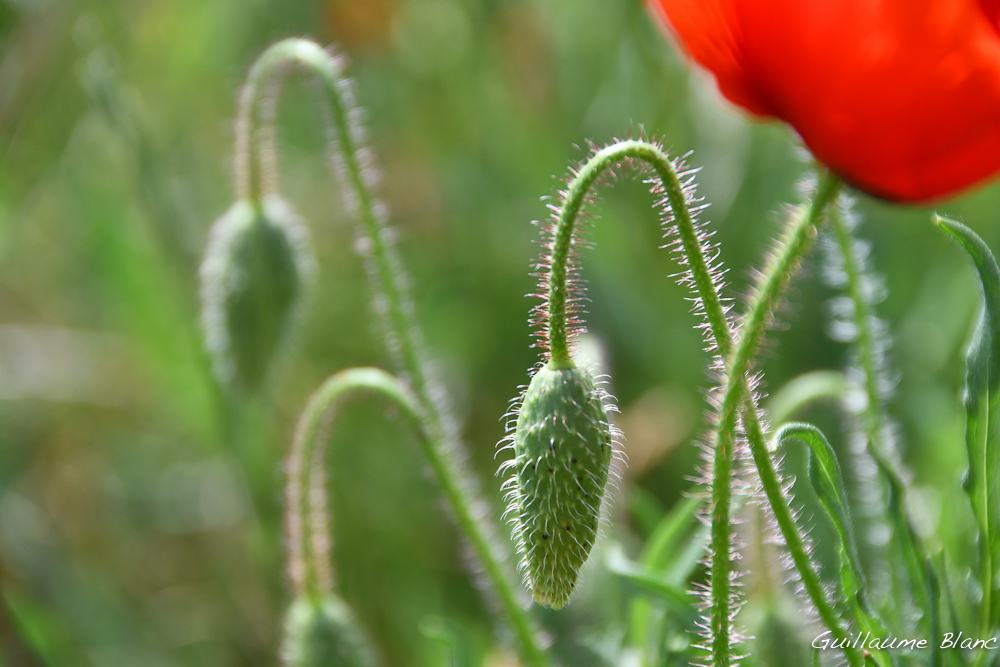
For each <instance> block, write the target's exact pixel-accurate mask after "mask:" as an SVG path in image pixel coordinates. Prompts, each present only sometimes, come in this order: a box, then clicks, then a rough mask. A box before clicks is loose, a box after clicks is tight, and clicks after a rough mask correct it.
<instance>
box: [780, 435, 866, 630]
mask: <svg viewBox="0 0 1000 667" xmlns="http://www.w3.org/2000/svg"><path fill="white" fill-rule="evenodd" d="M790 439H796V440H800V441H802V442H804V443H805V444H806V445H808V447H809V449H808V476H809V483H810V484H811V485H812V488H813V491H814V492H815V493H816V497H817V498H818V499H819V502H820V504H821V505H822V506H823V509H824V510H826V514H827V516H828V517H829V519H830V522H831V523H832V524H833V528H834V531H835V533H836V535H837V538H838V540H839V542H840V545H839V548H838V550H837V554H838V558H839V561H840V573H839V574H840V589H841V591H842V592H843V594H844V597H845V598H846V599H847V601H848V605H849V606H850V608H851V610H852V611H853V612H854V614H855V616H857V620H858V623H859V624H860V627H862V628H863V629H864V630H865V631H872V632H873V634H876V633H884V631H885V627H884V624H883V622H882V620H881V619H880V618H879V617H878V616H877V615H876V614H875V612H874V611H873V610H872V607H871V604H870V603H869V601H868V584H867V581H866V579H865V574H864V570H862V568H861V560H860V558H859V557H858V547H857V539H856V537H855V535H854V521H853V519H852V517H851V510H850V506H849V505H848V504H847V493H846V491H845V489H844V477H843V474H842V473H841V471H840V463H839V462H838V461H837V455H836V453H835V452H834V451H833V447H831V446H830V443H829V442H828V441H827V439H826V437H825V436H824V435H823V433H822V432H821V431H820V430H819V429H818V428H816V427H815V426H813V425H812V424H806V423H801V422H792V423H789V424H785V425H783V426H782V427H781V428H780V429H778V432H777V433H776V434H775V436H774V445H773V446H774V448H775V449H777V448H779V447H782V446H783V445H784V444H785V442H786V441H787V440H790Z"/></svg>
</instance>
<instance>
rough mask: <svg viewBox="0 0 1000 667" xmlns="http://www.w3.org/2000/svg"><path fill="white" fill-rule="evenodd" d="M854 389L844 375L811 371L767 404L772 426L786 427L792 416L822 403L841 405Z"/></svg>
mask: <svg viewBox="0 0 1000 667" xmlns="http://www.w3.org/2000/svg"><path fill="white" fill-rule="evenodd" d="M850 389H851V383H850V380H848V378H847V375H845V374H844V373H842V372H841V371H810V372H808V373H803V374H802V375H800V376H798V377H797V378H794V379H793V380H791V381H789V382H787V383H786V384H785V385H783V386H782V387H781V388H780V389H778V390H777V391H776V392H774V394H772V395H771V397H770V400H769V401H768V402H767V414H768V417H769V418H770V421H771V423H772V424H777V425H780V424H784V423H785V422H786V421H788V420H789V419H791V418H792V415H794V414H796V413H798V412H799V411H800V410H803V409H805V408H806V407H808V406H810V405H812V404H813V403H818V402H820V401H833V402H836V403H840V402H841V401H843V400H844V398H845V397H846V396H847V393H848V391H850Z"/></svg>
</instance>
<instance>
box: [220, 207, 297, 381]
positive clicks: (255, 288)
mask: <svg viewBox="0 0 1000 667" xmlns="http://www.w3.org/2000/svg"><path fill="white" fill-rule="evenodd" d="M311 266H312V258H311V255H310V253H309V243H308V234H307V232H306V229H305V226H304V225H303V224H302V222H301V220H300V219H299V217H298V216H297V215H296V214H295V212H294V211H293V210H292V208H291V207H290V206H289V205H288V204H287V203H286V202H285V201H284V200H282V199H281V198H279V197H277V196H274V195H271V196H267V197H265V198H264V199H263V200H261V201H258V202H252V201H249V200H240V201H237V202H236V203H234V204H233V205H232V206H231V207H230V209H229V210H228V211H226V213H225V214H224V215H223V216H222V217H221V218H219V219H218V220H217V221H216V223H215V225H214V226H213V227H212V231H211V235H210V239H209V243H208V249H207V250H206V252H205V260H204V262H203V263H202V267H201V284H202V287H201V295H202V307H203V310H202V322H203V325H204V327H205V336H206V344H207V346H208V350H209V352H210V354H211V356H212V361H213V364H214V370H215V374H216V376H217V377H218V378H219V380H220V381H222V382H224V383H226V384H231V385H235V386H237V387H239V388H241V389H243V390H246V391H250V392H253V391H256V390H257V389H259V388H260V387H261V385H262V384H263V383H264V380H265V378H266V376H267V371H268V368H269V366H270V364H271V361H272V360H273V358H274V357H275V355H276V353H277V352H278V350H279V349H280V346H281V343H282V340H283V339H284V338H286V336H287V334H288V330H289V328H290V324H291V322H292V320H293V319H294V306H295V303H296V301H297V300H298V298H299V296H300V292H301V291H302V286H303V284H304V282H305V278H306V277H307V276H308V274H309V272H310V270H311Z"/></svg>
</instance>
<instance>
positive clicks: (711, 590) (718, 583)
mask: <svg viewBox="0 0 1000 667" xmlns="http://www.w3.org/2000/svg"><path fill="white" fill-rule="evenodd" d="M632 165H638V166H639V171H640V173H642V174H643V175H645V176H646V177H647V178H646V183H647V184H648V185H649V186H650V189H651V190H652V192H653V194H654V196H655V197H656V206H657V209H658V210H659V211H660V214H661V218H662V222H663V225H664V228H665V230H666V233H665V236H666V237H667V238H668V240H669V241H670V242H669V243H668V246H667V247H670V248H671V249H672V250H674V251H675V252H676V253H677V255H678V258H679V261H680V263H681V265H682V266H684V267H685V270H684V271H682V272H681V273H680V274H678V276H677V278H678V280H679V281H680V282H681V283H682V284H683V285H686V286H687V287H689V288H690V289H692V291H694V292H695V297H696V298H695V300H694V309H695V310H696V312H699V313H701V314H702V315H703V317H704V319H705V324H703V325H702V328H703V329H704V330H705V335H706V340H707V345H708V349H709V351H710V352H712V353H714V354H715V355H716V359H715V361H714V362H713V365H712V368H713V370H714V371H715V372H716V373H721V372H723V371H724V367H723V362H722V359H721V358H723V357H726V356H728V354H729V353H730V348H731V347H732V339H733V333H732V328H731V322H730V319H729V316H728V314H729V310H730V308H731V304H730V303H729V302H728V301H724V300H723V299H722V298H721V297H720V296H719V292H720V291H721V289H722V288H723V277H724V271H723V270H722V268H721V266H720V265H719V262H718V249H717V248H716V247H715V246H714V245H712V244H711V242H710V238H711V234H710V233H709V232H708V231H706V230H705V229H704V227H703V225H702V224H701V223H698V222H697V221H696V219H695V214H697V213H698V212H699V211H700V210H701V208H702V206H701V202H700V200H698V199H697V198H696V197H695V195H694V189H693V175H694V173H695V170H691V169H688V168H687V167H685V166H684V165H683V163H682V162H680V161H677V160H674V159H672V158H670V157H669V156H668V155H667V154H666V152H665V151H664V150H663V149H662V148H661V147H660V146H659V145H657V144H655V143H652V142H649V141H646V140H644V139H639V140H633V139H626V140H622V141H617V142H615V143H613V144H611V145H609V146H607V147H605V148H602V149H599V150H598V149H594V150H593V152H592V156H591V157H590V159H589V160H587V162H586V163H584V164H583V165H582V166H580V167H578V168H576V169H575V170H573V172H572V173H571V175H570V178H569V180H568V185H567V187H566V188H565V189H564V190H563V191H562V192H561V193H560V205H557V206H554V207H552V208H553V210H554V213H555V217H554V221H553V223H552V224H551V225H550V226H549V227H548V230H547V239H548V243H547V244H546V251H545V253H543V256H542V258H541V260H540V261H539V262H538V264H537V268H538V269H541V270H542V275H541V276H540V278H541V281H542V282H541V290H540V292H541V293H542V294H541V295H540V296H542V297H543V298H545V301H544V303H543V304H541V305H540V306H538V307H536V308H535V309H534V310H533V313H532V319H533V321H534V322H535V323H536V326H537V327H538V329H539V331H540V333H538V334H536V336H537V338H538V340H539V344H540V345H541V346H542V347H543V348H544V351H545V355H546V357H547V359H548V365H549V367H552V366H553V365H554V366H556V367H558V366H560V365H570V364H571V363H572V360H571V348H570V344H569V339H570V337H571V335H572V333H574V331H575V330H576V329H578V327H579V326H580V323H579V322H578V320H577V319H575V318H577V317H578V316H579V314H580V309H579V303H580V301H581V299H582V293H581V292H580V284H579V282H578V281H577V280H575V278H576V274H575V271H576V263H575V255H574V251H575V250H576V249H577V248H578V247H579V246H580V245H581V241H580V240H579V237H578V236H577V229H576V225H575V223H576V220H577V217H578V216H579V214H580V212H581V211H582V209H583V208H584V206H585V204H586V203H587V202H588V200H589V199H590V198H591V197H592V194H591V191H592V189H593V188H594V187H595V186H596V185H598V184H599V183H600V182H601V180H602V178H604V177H610V176H613V175H614V174H615V172H616V171H617V170H620V169H621V168H623V167H626V166H632ZM546 269H547V271H546ZM754 409H756V406H755V404H754ZM514 414H516V409H515V413H514ZM514 426H515V424H513V423H511V424H509V427H508V428H509V429H510V428H512V427H514ZM732 440H733V433H732V432H730V433H728V434H726V436H725V437H722V438H718V439H715V438H713V439H712V444H711V445H707V446H706V447H705V448H704V449H705V452H706V454H707V455H708V456H709V457H710V458H711V457H712V455H713V454H714V462H713V461H711V460H710V462H709V466H710V469H706V470H705V471H704V473H703V477H704V479H705V480H706V481H707V482H708V484H709V487H710V488H709V490H708V493H709V494H710V495H711V497H712V502H711V503H710V507H711V513H710V516H709V517H707V518H706V520H707V521H709V522H710V523H711V524H712V526H713V539H712V546H711V549H710V553H709V558H708V560H709V562H710V565H711V570H712V573H711V584H710V585H709V586H708V587H707V588H706V591H707V592H706V593H705V595H704V598H703V599H704V601H705V607H706V609H707V616H706V618H705V620H704V623H703V630H704V635H705V643H704V646H705V647H706V649H707V650H708V651H709V654H710V655H712V656H713V659H714V661H715V664H716V665H725V666H728V665H732V664H735V662H736V661H737V659H738V658H737V655H736V651H735V646H736V645H738V644H739V643H740V635H739V633H738V632H737V631H736V630H735V628H734V625H733V620H734V617H735V614H736V611H737V610H738V608H739V601H738V598H737V595H736V587H735V585H734V581H735V578H736V574H735V570H734V567H733V559H734V558H735V557H736V554H735V553H734V543H733V534H732V518H731V513H730V509H731V507H730V505H731V501H732V491H733V481H732V468H731V462H732V459H733V442H732ZM501 444H502V445H504V444H506V445H507V447H511V446H513V439H512V438H510V437H509V438H508V439H507V440H505V441H504V442H503V443H501ZM719 462H721V464H718V463H719ZM713 463H715V464H717V465H713ZM511 467H512V466H511V465H505V466H502V470H509V469H510V468H511ZM508 484H509V485H511V486H513V485H516V481H515V482H508ZM516 498H517V494H516V493H514V494H512V495H511V497H510V498H509V500H512V501H513V500H515V499H516ZM509 511H510V512H512V513H513V512H516V511H517V509H516V503H514V502H512V503H511V505H510V509H509ZM514 520H515V521H516V517H515V519H514Z"/></svg>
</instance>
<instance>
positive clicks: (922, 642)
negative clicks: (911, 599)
mask: <svg viewBox="0 0 1000 667" xmlns="http://www.w3.org/2000/svg"><path fill="white" fill-rule="evenodd" d="M812 645H813V648H818V649H821V650H824V649H830V648H839V649H843V648H855V649H869V650H876V651H877V650H882V651H886V650H897V651H899V650H902V651H906V650H917V649H922V648H927V647H928V646H930V641H929V640H928V639H915V638H910V639H904V638H902V637H893V636H891V635H890V636H889V637H878V636H875V635H872V633H870V632H866V633H864V634H862V633H860V632H859V633H857V634H852V635H848V636H847V637H844V638H843V639H836V638H834V637H831V636H830V631H829V630H827V631H826V632H824V633H822V634H821V635H819V636H818V637H816V639H814V640H813V642H812ZM939 648H958V649H986V650H988V651H994V650H996V649H998V648H1000V643H998V639H997V637H989V638H985V639H982V638H979V639H977V638H975V637H966V636H965V635H964V633H961V632H959V633H957V634H956V633H953V632H946V633H944V634H943V635H942V636H941V643H940V644H939Z"/></svg>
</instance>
